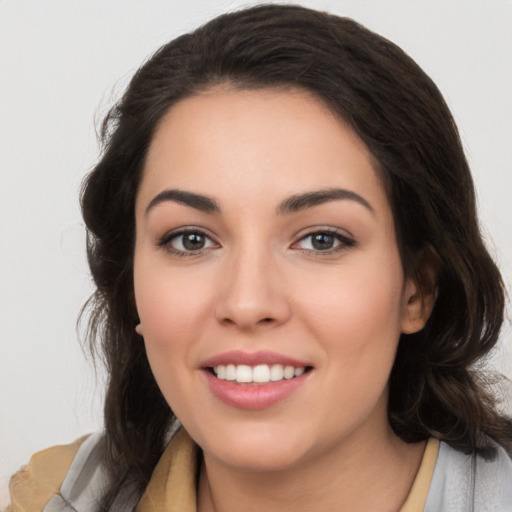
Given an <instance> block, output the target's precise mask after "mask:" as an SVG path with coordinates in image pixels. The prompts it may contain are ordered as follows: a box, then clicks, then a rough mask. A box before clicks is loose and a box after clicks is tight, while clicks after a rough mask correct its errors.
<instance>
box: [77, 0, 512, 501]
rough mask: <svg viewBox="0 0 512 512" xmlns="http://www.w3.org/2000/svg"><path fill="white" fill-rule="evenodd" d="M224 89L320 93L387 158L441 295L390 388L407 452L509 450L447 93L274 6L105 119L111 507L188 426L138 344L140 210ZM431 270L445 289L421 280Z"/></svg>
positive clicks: (103, 292)
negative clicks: (175, 115)
mask: <svg viewBox="0 0 512 512" xmlns="http://www.w3.org/2000/svg"><path fill="white" fill-rule="evenodd" d="M222 83H229V84H230V85H231V86H233V87H237V88H240V89H244V88H245V89H246V88H265V87H289V88H300V89H303V90H307V91H309V92H310V93H312V94H313V95H315V96H316V97H317V98H319V99H320V100H321V101H322V102H324V103H325V104H326V105H327V106H328V107H329V108H330V109H331V110H332V111H333V112H335V113H337V114H338V115H339V116H340V117H341V118H342V119H343V120H344V121H345V122H347V123H349V125H350V126H351V127H352V128H353V129H354V131H355V132H356V133H357V134H358V135H359V137H360V138H361V139H362V140H363V141H364V143H365V144H366V146H367V147H368V148H369V150H370V151H371V153H372V155H373V157H374V159H375V163H376V164H375V165H376V168H377V171H378V172H379V174H380V176H381V178H382V180H383V183H384V184H385V187H386V189H387V193H388V197H389V200H390V203H391V206H392V210H393V213H394V219H395V224H396V232H397V238H398V244H399V249H400V252H401V257H402V262H403V266H404V271H405V272H406V273H407V274H408V275H416V278H417V279H418V281H419V283H420V285H421V286H422V287H423V288H424V289H426V288H430V289H431V290H432V289H433V288H437V301H436V304H435V307H434V310H433V312H432V315H431V317H430V319H429V321H428V322H427V325H426V327H425V328H424V329H423V330H422V331H420V332H419V333H416V334H413V335H402V337H401V339H400V342H399V348H398V353H397V356H396V361H395V364H394V367H393V370H392V374H391V377H390V400H389V422H390V424H391V426H392V427H393V429H394V430H395V432H396V433H397V434H398V435H399V436H400V437H401V438H402V439H404V440H405V441H408V442H414V441H419V440H422V439H426V438H428V437H429V436H432V435H434V436H438V437H440V438H442V439H445V440H446V441H448V442H449V443H451V444H452V445H453V446H455V447H456V448H458V449H460V450H464V451H471V450H475V449H479V448H482V447H485V445H486V439H487V438H492V439H494V440H496V441H498V442H499V443H501V444H503V445H505V446H506V447H507V448H509V449H510V447H511V445H510V436H509V435H510V423H509V422H508V421H507V419H506V418H505V417H503V416H501V415H500V413H499V412H497V409H496V403H495V399H494V398H493V395H492V394H491V393H490V392H489V391H488V389H487V387H486V386H485V385H484V384H485V382H484V381H483V377H482V375H484V373H483V372H479V371H478V370H476V369H475V367H474V363H475V362H477V361H479V360H480V359H481V358H482V357H483V356H485V355H486V354H487V353H488V352H489V351H490V350H491V349H492V348H493V347H494V345H495V344H496V342H497V339H498V335H499V331H500V328H501V325H502V321H503V310H504V289H503V284H502V281H501V277H500V274H499V271H498V269H497V268H496V265H495V264H494V262H493V260H492V259H491V257H490V256H489V254H488V252H487V250H486V249H485V247H484V244H483V242H482V237H481V234H480V232H479V227H478V221H477V216H476V207H475V194H474V189H473V183H472V179H471V174H470V171H469V168H468V164H467V161H466V158H465V156H464V152H463V149H462V145H461V141H460V138H459V135H458V132H457V128H456V126H455V123H454V120H453V118H452V116H451V114H450V112H449V109H448V107H447V106H446V104H445V102H444V100H443V97H442V95H441V93H440V92H439V90H438V89H437V87H436V86H435V85H434V83H433V82H432V81H431V80H430V79H429V78H428V76H427V75H426V74H425V73H424V72H423V71H422V70H421V69H420V68H419V66H418V65H417V64H416V63H415V62H414V61H413V60H412V59H411V58H409V57H408V56H407V55H406V54H405V53H404V52H403V51H402V50H401V49H400V48H398V47H397V46H395V45H394V44H393V43H391V42H389V41H388V40H386V39H384V38H383V37H380V36H379V35H377V34H375V33H372V32H370V31H369V30H367V29H365V28H363V27H362V26H360V25H358V24H357V23H356V22H354V21H353V20H350V19H347V18H340V17H337V16H334V15H330V14H327V13H322V12H318V11H314V10H309V9H306V8H303V7H298V6H289V5H288V6H281V5H266V6H259V7H254V8H250V9H246V10H241V11H237V12H233V13H229V14H226V15H223V16H219V17H218V18H215V19H214V20H212V21H210V22H209V23H207V24H206V25H204V26H202V27H200V28H199V29H197V30H196V31H194V32H192V33H190V34H186V35H183V36H181V37H178V38H177V39H175V40H173V41H171V42H170V43H169V44H167V45H165V46H163V47H162V48H161V49H160V50H158V51H157V52H156V54H155V55H153V56H152V57H151V58H150V59H149V60H148V61H147V62H146V63H145V64H144V65H143V66H142V67H141V68H140V69H139V71H138V72H137V73H136V74H135V76H134V77H133V79H132V80H131V82H130V85H129V87H128V89H127V91H126V93H125V94H124V96H123V97H122V99H121V100H120V101H119V103H118V104H117V105H115V106H114V108H113V109H112V110H111V111H110V113H109V114H108V116H107V118H106V119H105V121H104V124H103V131H102V138H103V143H104V151H103V154H102V157H101V160H100V161H99V163H98V164H97V166H96V167H95V168H94V169H93V171H92V172H91V173H90V174H89V176H88V177H87V178H86V180H85V182H84V185H83V191H82V211H83V216H84V219H85V222H86V225H87V230H88V256H89V264H90V268H91V272H92V275H93V278H94V282H95V284H96V287H97V290H96V292H95V293H94V295H93V297H92V298H91V300H90V301H89V303H88V307H89V309H90V311H91V316H90V322H89V327H90V330H89V335H90V341H91V343H92V344H95V343H97V344H100V345H101V349H102V351H103V354H104V359H105V361H106V366H107V370H108V375H109V381H108V390H107V395H106V402H105V436H106V442H107V447H108V450H107V451H108V453H107V462H108V466H109V468H110V471H111V475H112V481H111V483H110V486H109V488H108V491H107V494H106V496H105V498H104V500H103V505H102V507H103V508H104V509H107V508H108V507H109V505H110V504H111V503H112V500H113V499H114V497H115V496H116V494H117V493H118V492H119V491H120V489H121V488H123V487H125V486H126V485H128V484H130V485H132V486H133V488H135V489H136V493H139V494H140V493H141V492H142V491H143V489H144V488H145V486H146V485H147V482H148V481H149V478H150V476H151V472H152V470H153V468H154V466H155V464H156V462H157V460H158V458H159V457H160V455H161V453H162V450H163V448H164V442H165V438H166V432H167V431H168V429H169V426H170V424H171V423H172V421H173V419H174V417H173V413H172V411H171V410H170V408H169V406H168V404H167V403H166V401H165V400H164V398H163V396H162V394H161V392H160V390H159V389H158V386H157V384H156V382H155V380H154V378H153V375H152V373H151V369H150V367H149V364H148V360H147V357H146V353H145V349H144V344H143V342H142V341H141V338H140V337H139V336H138V335H137V334H136V333H135V331H134V327H135V325H136V324H137V323H138V316H137V311H136V308H135V302H134V291H133V276H132V272H133V269H132V266H133V248H134V229H135V219H134V204H135V196H136V193H137V188H138V184H139V182H140V180H141V173H142V172H143V168H144V161H145V156H146V153H147V151H148V147H149V145H150V143H151V139H152V136H153V133H154V131H155V127H156V126H157V125H158V123H159V121H160V120H161V119H162V117H163V116H164V115H165V114H166V112H167V111H168V110H169V108H170V107H171V106H172V105H174V104H175V103H176V102H177V101H179V100H181V99H183V98H185V97H187V96H190V95H193V94H199V93H201V92H202V91H205V90H207V89H209V88H211V87H213V86H215V85H218V84H222ZM418 261H420V262H421V263H422V264H421V265H420V264H418ZM425 262H430V264H429V265H427V267H429V268H434V267H435V269H436V273H435V274H436V277H437V278H436V279H435V278H434V277H433V275H434V273H432V272H431V273H430V275H429V274H428V273H425V272H422V271H421V267H424V266H425V265H424V264H425Z"/></svg>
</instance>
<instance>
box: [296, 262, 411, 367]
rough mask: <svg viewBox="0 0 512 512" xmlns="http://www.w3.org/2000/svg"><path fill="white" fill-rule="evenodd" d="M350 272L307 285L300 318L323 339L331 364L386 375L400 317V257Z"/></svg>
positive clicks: (401, 284)
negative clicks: (303, 318) (380, 370)
mask: <svg viewBox="0 0 512 512" xmlns="http://www.w3.org/2000/svg"><path fill="white" fill-rule="evenodd" d="M365 263H366V264H364V265H360V266H355V265H352V266H350V271H347V272H344V271H341V272H339V273H338V275H330V276H326V278H325V279H323V280H322V279H320V280H319V279H318V276H317V279H316V281H315V282H311V283H305V286H304V294H303V297H304V300H303V302H302V310H303V311H304V313H303V316H304V317H305V318H308V319H309V324H310V327H311V329H313V330H315V331H316V338H317V339H318V340H323V344H324V349H325V351H326V353H327V356H328V359H329V364H339V365H342V366H343V367H344V368H346V369H347V370H350V372H352V373H353V372H356V371H362V372H365V371H372V369H374V370H375V369H379V368H381V367H382V371H388V368H389V370H390V366H391V365H392V363H393V359H394V354H395V351H396V346H397V343H398V339H399V337H400V327H401V314H402V311H401V310H402V286H403V278H402V270H401V265H400V261H399V260H398V258H396V259H395V258H389V259H388V260H386V261H382V260H381V259H377V260H373V261H372V260H371V259H370V260H368V261H367V262H365Z"/></svg>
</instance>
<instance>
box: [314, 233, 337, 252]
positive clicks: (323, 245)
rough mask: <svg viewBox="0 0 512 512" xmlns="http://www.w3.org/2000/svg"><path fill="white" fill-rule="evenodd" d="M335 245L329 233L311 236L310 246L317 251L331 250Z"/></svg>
mask: <svg viewBox="0 0 512 512" xmlns="http://www.w3.org/2000/svg"><path fill="white" fill-rule="evenodd" d="M335 243H336V238H335V237H334V235H331V234H329V233H315V234H314V235H311V245H312V246H313V248H314V249H316V250H317V251H326V250H329V249H332V248H333V247H334V244H335Z"/></svg>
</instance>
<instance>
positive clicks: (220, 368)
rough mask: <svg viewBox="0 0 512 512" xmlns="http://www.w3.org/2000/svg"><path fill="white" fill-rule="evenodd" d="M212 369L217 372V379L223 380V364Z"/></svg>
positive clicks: (224, 374) (224, 373)
mask: <svg viewBox="0 0 512 512" xmlns="http://www.w3.org/2000/svg"><path fill="white" fill-rule="evenodd" d="M213 371H214V372H215V373H216V374H217V379H222V380H224V379H225V378H226V367H225V366H224V365H223V364H219V366H216V367H215V368H214V369H213Z"/></svg>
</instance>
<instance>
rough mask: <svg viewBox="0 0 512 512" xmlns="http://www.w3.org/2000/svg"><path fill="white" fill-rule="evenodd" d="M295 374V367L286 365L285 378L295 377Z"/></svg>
mask: <svg viewBox="0 0 512 512" xmlns="http://www.w3.org/2000/svg"><path fill="white" fill-rule="evenodd" d="M294 375H295V368H294V367H293V366H286V367H285V369H284V378H285V379H293V377H294Z"/></svg>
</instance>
